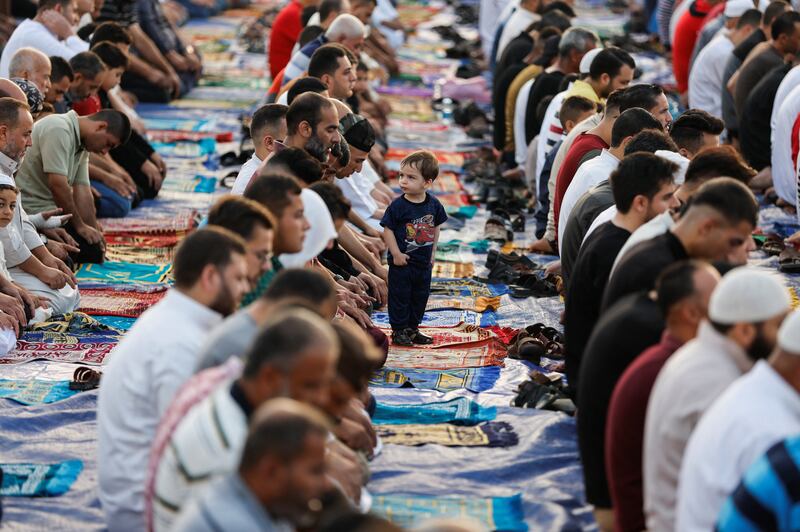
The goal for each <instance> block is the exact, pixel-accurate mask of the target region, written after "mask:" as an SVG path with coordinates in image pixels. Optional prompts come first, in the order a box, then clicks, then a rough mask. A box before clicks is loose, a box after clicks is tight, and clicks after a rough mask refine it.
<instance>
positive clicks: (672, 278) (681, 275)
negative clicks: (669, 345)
mask: <svg viewBox="0 0 800 532" xmlns="http://www.w3.org/2000/svg"><path fill="white" fill-rule="evenodd" d="M703 267H704V263H703V262H700V261H697V260H682V261H679V262H675V263H672V264H670V265H669V266H667V267H666V268H664V270H663V271H662V272H661V273H660V274H659V275H658V277H657V278H656V294H657V295H656V302H657V303H658V307H659V308H660V309H661V314H662V315H663V316H664V317H666V316H667V313H669V310H670V309H671V308H672V306H673V305H675V304H676V303H680V302H681V301H683V300H684V299H686V298H688V297H691V296H692V295H694V289H695V288H694V274H695V273H696V272H697V271H698V270H699V269H700V268H703Z"/></svg>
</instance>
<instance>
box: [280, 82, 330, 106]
mask: <svg viewBox="0 0 800 532" xmlns="http://www.w3.org/2000/svg"><path fill="white" fill-rule="evenodd" d="M327 90H328V87H326V86H325V84H324V83H322V81H320V79H319V78H315V77H312V76H306V77H304V78H300V79H298V80H295V82H294V83H292V86H291V87H289V90H288V91H287V95H286V103H288V104H289V105H292V103H293V102H294V100H295V99H296V98H297V97H298V96H300V95H301V94H305V93H307V92H314V93H316V94H320V95H321V94H322V93H323V92H325V91H327Z"/></svg>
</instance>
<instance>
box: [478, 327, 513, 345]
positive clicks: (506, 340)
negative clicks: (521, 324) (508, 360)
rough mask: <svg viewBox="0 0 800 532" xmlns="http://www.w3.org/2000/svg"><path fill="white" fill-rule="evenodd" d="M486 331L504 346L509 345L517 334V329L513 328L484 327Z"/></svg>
mask: <svg viewBox="0 0 800 532" xmlns="http://www.w3.org/2000/svg"><path fill="white" fill-rule="evenodd" d="M486 330H488V331H492V332H493V333H494V335H495V336H496V337H497V339H498V340H500V341H501V342H502V343H503V344H504V345H508V344H510V343H511V340H512V339H513V338H514V337H515V336H516V335H517V333H518V332H519V329H515V328H513V327H500V326H499V325H492V326H491V327H486Z"/></svg>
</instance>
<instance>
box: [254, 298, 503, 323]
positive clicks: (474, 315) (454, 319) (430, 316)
mask: <svg viewBox="0 0 800 532" xmlns="http://www.w3.org/2000/svg"><path fill="white" fill-rule="evenodd" d="M242 305H243V306H244V302H243V303H242ZM372 322H373V323H374V324H375V326H376V327H378V328H380V329H391V328H392V327H391V324H390V323H389V314H388V313H387V312H374V313H373V314H372ZM461 323H466V324H467V325H480V326H482V327H488V326H490V325H497V317H496V315H495V313H494V312H491V311H486V312H484V313H482V314H481V313H480V312H473V311H471V310H437V311H434V312H426V313H425V315H424V316H423V317H422V323H421V324H420V325H421V326H422V327H455V326H457V325H459V324H461Z"/></svg>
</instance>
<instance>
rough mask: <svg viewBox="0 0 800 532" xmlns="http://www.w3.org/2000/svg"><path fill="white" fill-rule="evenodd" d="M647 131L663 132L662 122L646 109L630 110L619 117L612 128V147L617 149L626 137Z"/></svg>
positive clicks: (636, 108) (635, 108)
mask: <svg viewBox="0 0 800 532" xmlns="http://www.w3.org/2000/svg"><path fill="white" fill-rule="evenodd" d="M645 129H655V130H658V131H663V127H662V125H661V122H659V121H658V120H656V119H655V118H654V117H653V115H651V114H650V113H648V112H647V111H645V110H644V109H640V108H639V107H634V108H632V109H628V110H627V111H624V112H622V113H621V114H620V115H619V118H617V120H616V121H615V122H614V125H613V126H612V127H611V146H613V147H614V148H617V147H619V145H620V144H622V141H623V140H625V138H626V137H633V136H634V135H636V134H637V133H639V132H641V131H644V130H645Z"/></svg>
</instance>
